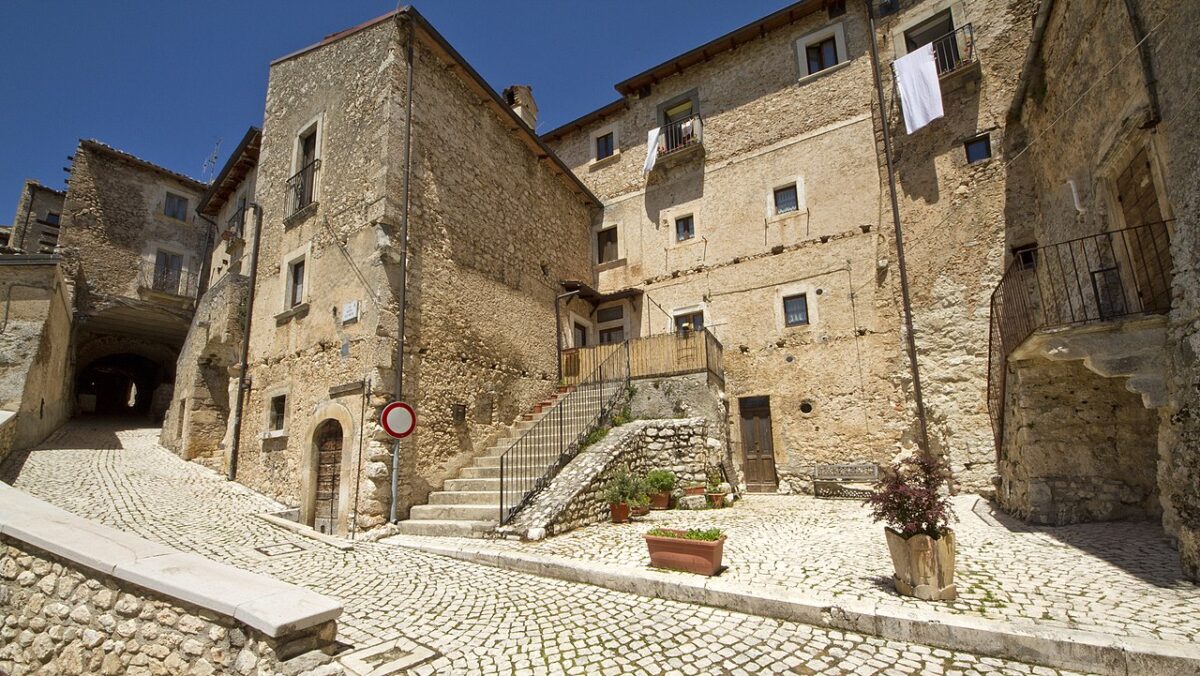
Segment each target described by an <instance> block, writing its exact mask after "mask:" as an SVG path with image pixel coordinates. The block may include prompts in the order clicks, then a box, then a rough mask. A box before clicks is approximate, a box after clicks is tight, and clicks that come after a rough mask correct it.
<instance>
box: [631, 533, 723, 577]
mask: <svg viewBox="0 0 1200 676" xmlns="http://www.w3.org/2000/svg"><path fill="white" fill-rule="evenodd" d="M677 532H679V533H682V532H684V531H677ZM642 537H644V538H646V547H647V548H648V549H649V550H650V565H651V566H654V567H655V568H669V569H671V570H682V571H685V572H688V573H696V574H698V575H716V574H717V573H718V572H719V571H720V570H721V556H722V553H723V551H724V548H725V536H724V535H722V536H721V537H720V538H719V539H717V540H714V541H712V542H705V541H703V540H685V539H683V538H668V537H660V536H657V535H644V536H642Z"/></svg>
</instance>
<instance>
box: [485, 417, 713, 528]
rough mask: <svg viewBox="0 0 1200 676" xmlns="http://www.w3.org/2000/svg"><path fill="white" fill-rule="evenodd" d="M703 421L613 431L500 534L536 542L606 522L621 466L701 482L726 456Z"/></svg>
mask: <svg viewBox="0 0 1200 676" xmlns="http://www.w3.org/2000/svg"><path fill="white" fill-rule="evenodd" d="M709 431H710V423H709V421H708V420H707V419H705V418H681V419H674V420H637V421H634V422H631V423H629V424H626V425H622V426H620V427H615V428H613V429H612V430H610V431H609V432H608V435H607V436H606V437H605V438H604V439H601V440H600V441H598V442H596V443H595V444H592V445H591V446H589V447H587V448H586V449H584V450H583V451H581V452H580V453H579V455H577V456H575V459H574V460H572V461H571V462H570V464H568V465H567V466H566V467H565V468H563V470H562V471H561V472H559V474H558V476H557V477H555V478H554V480H553V481H552V482H550V486H549V487H547V488H546V490H544V491H542V492H541V493H539V494H538V495H537V496H536V497H535V498H534V499H533V501H532V502H530V504H529V505H527V506H526V507H525V508H524V509H522V510H521V512H520V513H519V514H517V516H516V518H514V519H513V521H512V522H511V523H510V524H509V525H508V526H507V527H505V528H503V529H500V532H501V533H502V534H506V535H519V536H521V537H528V538H531V539H537V538H540V537H542V536H544V535H555V534H558V533H564V532H566V531H569V530H572V529H574V528H579V527H580V526H586V525H588V524H592V523H599V522H601V521H606V520H607V519H608V518H609V512H608V502H607V501H606V500H605V499H604V489H605V487H606V486H607V484H608V482H609V480H611V479H612V475H613V472H614V471H616V469H617V467H618V466H620V465H628V467H629V470H630V471H631V472H632V473H634V474H635V475H644V474H645V473H646V472H648V471H650V470H652V469H669V470H671V471H672V472H674V473H675V476H676V478H677V479H678V481H679V482H680V483H688V482H703V481H705V478H706V475H705V470H706V468H707V467H710V466H713V465H715V464H716V463H717V462H719V461H720V460H721V458H722V457H723V456H724V453H725V444H724V443H723V440H722V439H719V438H714V437H712V436H710V435H709Z"/></svg>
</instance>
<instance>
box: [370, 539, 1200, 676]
mask: <svg viewBox="0 0 1200 676" xmlns="http://www.w3.org/2000/svg"><path fill="white" fill-rule="evenodd" d="M382 542H383V543H385V544H390V545H393V546H401V547H406V548H409V549H416V550H419V551H423V552H427V553H430V554H438V555H441V556H447V557H451V558H454V559H458V560H461V561H468V562H471V563H478V564H482V565H486V566H492V567H495V568H504V569H506V570H513V571H517V572H522V573H530V574H533V575H539V576H543V577H551V578H557V579H560V580H567V581H569V582H583V583H586V584H592V585H596V586H599V587H605V588H607V589H612V590H614V591H620V592H626V593H630V594H637V595H640V596H648V597H652V598H663V599H669V600H672V601H680V602H683V603H693V604H701V605H707V606H713V607H717V608H724V609H726V610H733V611H737V612H742V613H748V614H752V615H760V616H763V617H773V618H776V619H781V620H789V621H794V622H801V623H804V624H810V625H816V626H821V627H829V628H832V629H841V630H845V631H853V632H856V633H861V634H869V635H872V636H878V637H881V638H886V639H891V640H896V641H905V642H911V643H920V644H924V645H929V646H933V647H937V648H946V649H948V650H956V651H962V652H968V653H973V654H976V655H984V656H988V657H998V658H1003V659H1009V660H1016V661H1019V662H1027V663H1032V664H1042V665H1045V666H1051V667H1057V668H1060V669H1070V670H1074V671H1086V672H1092V673H1098V674H1112V675H1120V676H1125V675H1127V674H1128V675H1133V674H1156V676H1167V675H1172V674H1178V675H1180V676H1185V675H1194V674H1197V673H1200V645H1198V644H1186V643H1174V642H1170V641H1162V640H1159V639H1143V638H1133V637H1120V636H1113V635H1109V634H1101V633H1097V632H1088V631H1081V630H1076V629H1060V628H1057V627H1043V626H1038V625H1036V624H1033V623H1029V624H1023V623H1014V622H1000V621H997V620H988V619H984V618H976V617H971V616H969V615H957V614H947V613H937V612H930V611H926V610H917V609H910V608H903V607H898V606H886V607H885V606H879V605H878V604H876V603H873V602H870V601H855V602H846V603H840V604H838V603H834V602H832V601H830V600H829V599H821V598H817V597H813V596H806V595H804V594H800V593H797V592H795V591H792V590H791V589H788V588H784V587H777V586H764V587H750V586H748V585H744V584H740V583H734V582H727V581H725V580H721V579H719V578H702V577H697V578H694V579H693V578H691V577H687V578H685V577H681V576H680V574H672V573H665V572H659V571H655V570H646V569H642V568H635V567H632V566H614V565H609V564H603V565H601V564H593V563H584V562H579V561H573V560H571V559H567V558H565V557H560V556H534V555H530V554H522V553H518V552H497V551H489V550H488V549H486V548H484V547H478V546H474V545H470V544H463V545H441V544H433V543H424V542H420V541H419V540H418V539H416V538H405V537H403V536H401V537H396V538H388V539H385V540H383V541H382Z"/></svg>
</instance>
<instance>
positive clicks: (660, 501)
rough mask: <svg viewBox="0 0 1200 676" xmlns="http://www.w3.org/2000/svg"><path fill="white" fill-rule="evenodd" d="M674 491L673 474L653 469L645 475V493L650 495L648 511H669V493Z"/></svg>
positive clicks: (668, 471)
mask: <svg viewBox="0 0 1200 676" xmlns="http://www.w3.org/2000/svg"><path fill="white" fill-rule="evenodd" d="M674 489H675V473H674V472H672V471H670V470H665V469H653V470H650V471H649V472H647V473H646V491H647V492H648V493H649V494H650V509H669V508H670V507H671V491H672V490H674Z"/></svg>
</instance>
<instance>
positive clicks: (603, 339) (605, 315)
mask: <svg viewBox="0 0 1200 676" xmlns="http://www.w3.org/2000/svg"><path fill="white" fill-rule="evenodd" d="M596 328H597V336H598V338H599V340H600V344H601V345H611V344H613V343H621V342H624V341H625V308H624V306H621V305H611V306H609V307H602V308H600V309H598V310H596Z"/></svg>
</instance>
